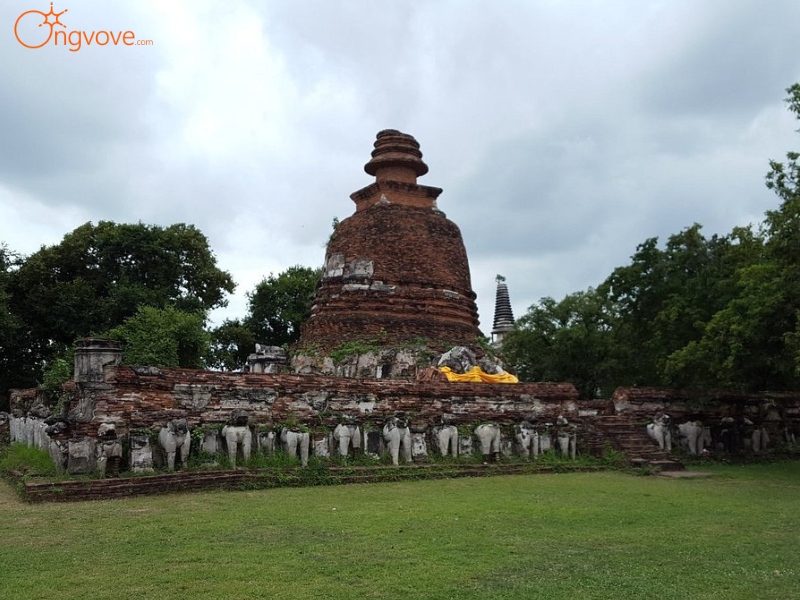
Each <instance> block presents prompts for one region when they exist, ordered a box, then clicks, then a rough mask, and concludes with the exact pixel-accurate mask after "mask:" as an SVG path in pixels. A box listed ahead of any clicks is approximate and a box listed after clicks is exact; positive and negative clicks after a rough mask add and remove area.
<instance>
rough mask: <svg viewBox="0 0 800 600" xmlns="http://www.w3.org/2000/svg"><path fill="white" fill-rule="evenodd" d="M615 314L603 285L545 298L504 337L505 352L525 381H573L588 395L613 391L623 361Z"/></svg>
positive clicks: (588, 396) (510, 362) (590, 396)
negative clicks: (599, 288) (619, 358)
mask: <svg viewBox="0 0 800 600" xmlns="http://www.w3.org/2000/svg"><path fill="white" fill-rule="evenodd" d="M614 321H615V317H614V315H613V314H612V313H611V312H610V311H609V304H608V301H607V299H606V298H605V297H604V296H603V295H602V294H600V293H598V292H597V290H594V289H591V288H590V289H589V290H588V291H586V292H577V293H575V294H570V295H569V296H566V297H565V298H564V299H563V300H561V301H560V302H556V301H555V300H553V299H552V298H542V299H541V300H540V301H539V302H538V303H537V304H534V305H533V306H531V307H530V308H529V309H528V312H527V313H526V314H525V315H524V316H523V317H522V318H520V319H519V320H518V321H517V324H516V327H515V329H514V330H513V331H511V332H510V333H509V334H508V336H507V337H506V338H505V339H504V340H503V352H504V354H505V355H506V357H507V359H508V363H509V364H511V365H514V366H515V368H516V369H517V372H518V374H519V376H520V378H521V379H522V380H523V381H568V382H570V383H572V384H573V385H575V387H576V389H577V390H578V393H579V394H580V395H581V396H582V397H584V398H593V397H595V395H596V394H597V393H598V392H599V393H601V394H608V393H610V391H611V389H612V387H613V382H614V374H615V371H616V370H617V361H616V358H615V356H614V348H613V345H612V337H611V333H612V327H613V326H614Z"/></svg>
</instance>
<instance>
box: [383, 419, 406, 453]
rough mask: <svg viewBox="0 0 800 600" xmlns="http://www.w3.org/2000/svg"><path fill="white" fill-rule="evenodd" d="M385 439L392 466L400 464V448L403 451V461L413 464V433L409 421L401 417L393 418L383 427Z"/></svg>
mask: <svg viewBox="0 0 800 600" xmlns="http://www.w3.org/2000/svg"><path fill="white" fill-rule="evenodd" d="M383 439H384V441H385V442H386V445H387V446H388V448H389V454H390V455H391V457H392V464H393V465H398V464H400V448H401V447H402V449H403V460H405V461H406V462H411V431H410V430H409V428H408V421H406V420H405V419H403V418H400V417H392V418H391V419H389V420H388V421H387V422H386V424H385V425H384V426H383Z"/></svg>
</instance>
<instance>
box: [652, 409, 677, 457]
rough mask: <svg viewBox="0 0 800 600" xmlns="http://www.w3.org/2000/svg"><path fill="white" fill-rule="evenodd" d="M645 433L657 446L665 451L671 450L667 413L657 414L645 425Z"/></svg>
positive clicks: (670, 434)
mask: <svg viewBox="0 0 800 600" xmlns="http://www.w3.org/2000/svg"><path fill="white" fill-rule="evenodd" d="M647 433H648V434H649V435H650V437H651V438H653V439H654V440H655V441H656V443H658V447H659V448H661V449H662V450H666V451H667V452H672V433H670V430H669V415H665V414H662V415H658V416H656V418H655V419H653V422H652V423H648V425H647Z"/></svg>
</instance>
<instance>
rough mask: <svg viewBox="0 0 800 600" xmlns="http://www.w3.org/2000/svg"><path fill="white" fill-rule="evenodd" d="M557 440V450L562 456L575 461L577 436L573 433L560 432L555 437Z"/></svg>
mask: <svg viewBox="0 0 800 600" xmlns="http://www.w3.org/2000/svg"><path fill="white" fill-rule="evenodd" d="M557 440H558V450H559V452H561V455H562V456H567V457H569V458H571V459H573V460H574V459H575V455H576V446H577V441H578V440H577V435H576V434H575V432H574V431H561V432H559V434H558V437H557Z"/></svg>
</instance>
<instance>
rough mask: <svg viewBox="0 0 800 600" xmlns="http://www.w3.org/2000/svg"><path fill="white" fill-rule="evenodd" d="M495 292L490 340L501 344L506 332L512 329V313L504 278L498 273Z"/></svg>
mask: <svg viewBox="0 0 800 600" xmlns="http://www.w3.org/2000/svg"><path fill="white" fill-rule="evenodd" d="M495 280H496V281H497V292H496V293H495V300H494V323H493V324H492V342H493V343H495V344H501V343H502V342H503V338H504V337H505V336H506V334H507V333H508V332H509V331H511V330H512V329H514V313H513V312H512V311H511V299H510V298H509V295H508V286H507V285H506V278H505V277H503V276H502V275H498V276H497V278H496V279H495Z"/></svg>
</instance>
